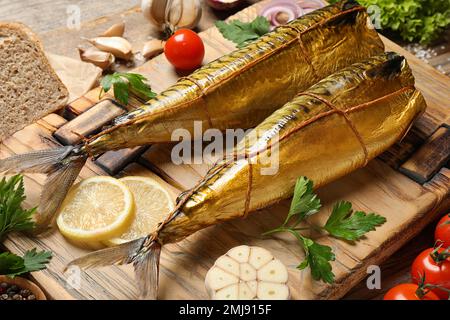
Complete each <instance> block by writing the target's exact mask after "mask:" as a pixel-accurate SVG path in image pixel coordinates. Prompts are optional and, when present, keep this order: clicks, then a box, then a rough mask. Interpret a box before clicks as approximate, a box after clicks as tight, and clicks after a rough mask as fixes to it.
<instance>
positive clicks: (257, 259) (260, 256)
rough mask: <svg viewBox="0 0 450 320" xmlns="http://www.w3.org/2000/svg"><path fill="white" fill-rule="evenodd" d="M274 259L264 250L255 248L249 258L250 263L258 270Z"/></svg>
mask: <svg viewBox="0 0 450 320" xmlns="http://www.w3.org/2000/svg"><path fill="white" fill-rule="evenodd" d="M272 259H273V256H272V254H271V253H270V252H269V251H267V250H266V249H264V248H260V247H253V248H251V251H250V257H249V258H248V263H250V265H251V266H252V267H253V268H255V269H256V270H258V269H259V268H261V267H262V266H263V265H265V264H266V263H267V262H269V261H270V260H272Z"/></svg>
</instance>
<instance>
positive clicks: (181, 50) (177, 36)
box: [164, 29, 205, 70]
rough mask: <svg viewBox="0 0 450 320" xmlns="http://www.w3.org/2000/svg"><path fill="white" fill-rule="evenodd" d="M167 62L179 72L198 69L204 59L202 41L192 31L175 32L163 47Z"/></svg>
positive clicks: (181, 30)
mask: <svg viewBox="0 0 450 320" xmlns="http://www.w3.org/2000/svg"><path fill="white" fill-rule="evenodd" d="M164 53H165V55H166V58H167V60H169V62H170V63H171V64H172V65H173V66H174V67H175V68H177V69H179V70H194V69H195V68H198V67H199V66H200V65H201V64H202V61H203V58H204V57H205V46H204V45H203V41H202V39H201V38H200V37H199V36H198V35H197V34H196V33H195V32H194V31H192V30H189V29H180V30H177V31H176V32H175V33H174V34H173V35H172V36H171V37H170V38H169V40H167V42H166V45H165V46H164Z"/></svg>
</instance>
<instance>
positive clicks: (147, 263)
mask: <svg viewBox="0 0 450 320" xmlns="http://www.w3.org/2000/svg"><path fill="white" fill-rule="evenodd" d="M160 255H161V245H160V244H159V243H158V242H156V241H153V242H152V243H151V244H150V246H149V247H148V248H145V249H144V250H143V252H141V253H139V254H138V255H137V256H136V257H135V258H134V263H133V265H134V273H135V280H136V282H137V285H138V289H139V299H141V300H156V299H157V298H158V286H159V258H160Z"/></svg>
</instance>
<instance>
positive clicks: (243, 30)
mask: <svg viewBox="0 0 450 320" xmlns="http://www.w3.org/2000/svg"><path fill="white" fill-rule="evenodd" d="M216 27H217V28H218V29H219V31H220V32H221V33H222V35H223V36H224V38H226V39H228V40H230V41H233V42H234V43H235V44H236V45H237V47H238V48H242V47H244V46H245V45H247V44H248V43H250V42H251V41H253V40H256V39H258V38H259V37H261V36H262V35H264V34H266V33H267V32H269V31H270V23H269V21H268V20H267V19H266V18H264V17H261V16H259V17H257V18H256V19H255V20H253V21H252V22H249V23H245V22H242V21H239V20H232V21H230V23H226V22H224V21H217V22H216Z"/></svg>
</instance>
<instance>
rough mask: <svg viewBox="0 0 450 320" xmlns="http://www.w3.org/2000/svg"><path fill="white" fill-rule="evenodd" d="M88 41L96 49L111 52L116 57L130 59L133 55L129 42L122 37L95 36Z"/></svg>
mask: <svg viewBox="0 0 450 320" xmlns="http://www.w3.org/2000/svg"><path fill="white" fill-rule="evenodd" d="M88 41H89V42H90V43H91V44H92V45H94V46H95V47H97V48H98V49H100V50H102V51H106V52H109V53H112V54H113V55H114V56H115V57H116V58H121V59H124V60H130V59H131V57H132V56H133V52H132V47H131V44H130V43H129V42H128V41H127V40H126V39H124V38H122V37H97V38H92V39H88Z"/></svg>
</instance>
